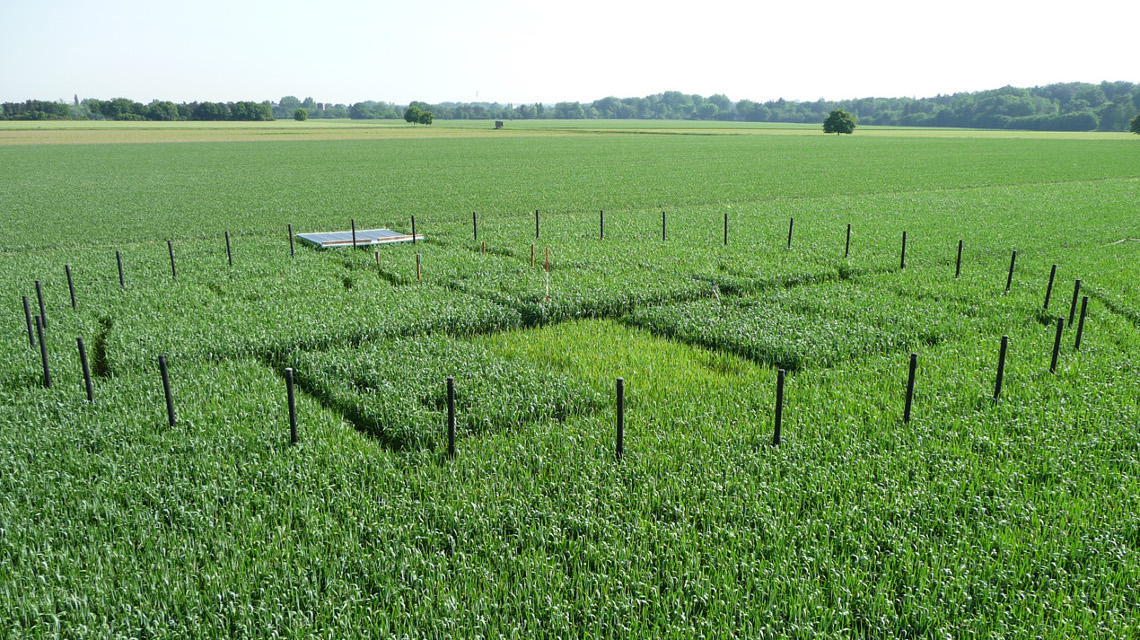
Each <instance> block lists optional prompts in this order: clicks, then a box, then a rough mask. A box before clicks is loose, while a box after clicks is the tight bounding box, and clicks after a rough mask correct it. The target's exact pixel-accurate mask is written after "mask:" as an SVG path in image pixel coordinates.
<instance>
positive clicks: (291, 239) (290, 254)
mask: <svg viewBox="0 0 1140 640" xmlns="http://www.w3.org/2000/svg"><path fill="white" fill-rule="evenodd" d="M289 257H290V258H296V257H297V254H296V253H295V252H294V251H293V225H292V224H290V225H289Z"/></svg>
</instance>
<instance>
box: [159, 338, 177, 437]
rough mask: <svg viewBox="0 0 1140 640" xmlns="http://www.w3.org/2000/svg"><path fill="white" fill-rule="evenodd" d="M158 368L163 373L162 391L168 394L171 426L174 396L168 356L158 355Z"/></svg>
mask: <svg viewBox="0 0 1140 640" xmlns="http://www.w3.org/2000/svg"><path fill="white" fill-rule="evenodd" d="M158 369H159V371H160V372H161V373H162V393H163V394H164V395H165V396H166V417H167V419H168V420H169V422H170V426H172V427H173V426H174V425H175V424H176V421H175V420H174V398H173V397H172V396H171V395H170V374H169V373H168V372H167V370H166V356H164V355H160V356H158Z"/></svg>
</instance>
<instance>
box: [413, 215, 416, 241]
mask: <svg viewBox="0 0 1140 640" xmlns="http://www.w3.org/2000/svg"><path fill="white" fill-rule="evenodd" d="M415 243H416V217H415V216H412V244H413V245H414V244H415Z"/></svg>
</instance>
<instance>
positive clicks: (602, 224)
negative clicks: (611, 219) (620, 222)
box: [598, 209, 606, 240]
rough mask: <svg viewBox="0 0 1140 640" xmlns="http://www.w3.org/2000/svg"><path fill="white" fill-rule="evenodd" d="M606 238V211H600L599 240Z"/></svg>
mask: <svg viewBox="0 0 1140 640" xmlns="http://www.w3.org/2000/svg"><path fill="white" fill-rule="evenodd" d="M605 239H606V211H605V209H602V210H599V211H598V240H605Z"/></svg>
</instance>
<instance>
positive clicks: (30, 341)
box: [20, 296, 36, 349]
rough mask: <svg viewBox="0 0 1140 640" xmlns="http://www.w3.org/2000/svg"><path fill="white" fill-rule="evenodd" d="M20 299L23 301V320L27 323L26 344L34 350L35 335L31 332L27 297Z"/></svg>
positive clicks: (30, 316) (30, 314) (30, 313)
mask: <svg viewBox="0 0 1140 640" xmlns="http://www.w3.org/2000/svg"><path fill="white" fill-rule="evenodd" d="M20 297H21V298H23V299H24V320H25V321H27V323H28V344H29V345H31V347H32V348H33V349H35V348H36V334H35V333H33V332H32V310H31V309H30V308H29V307H28V296H20Z"/></svg>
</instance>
